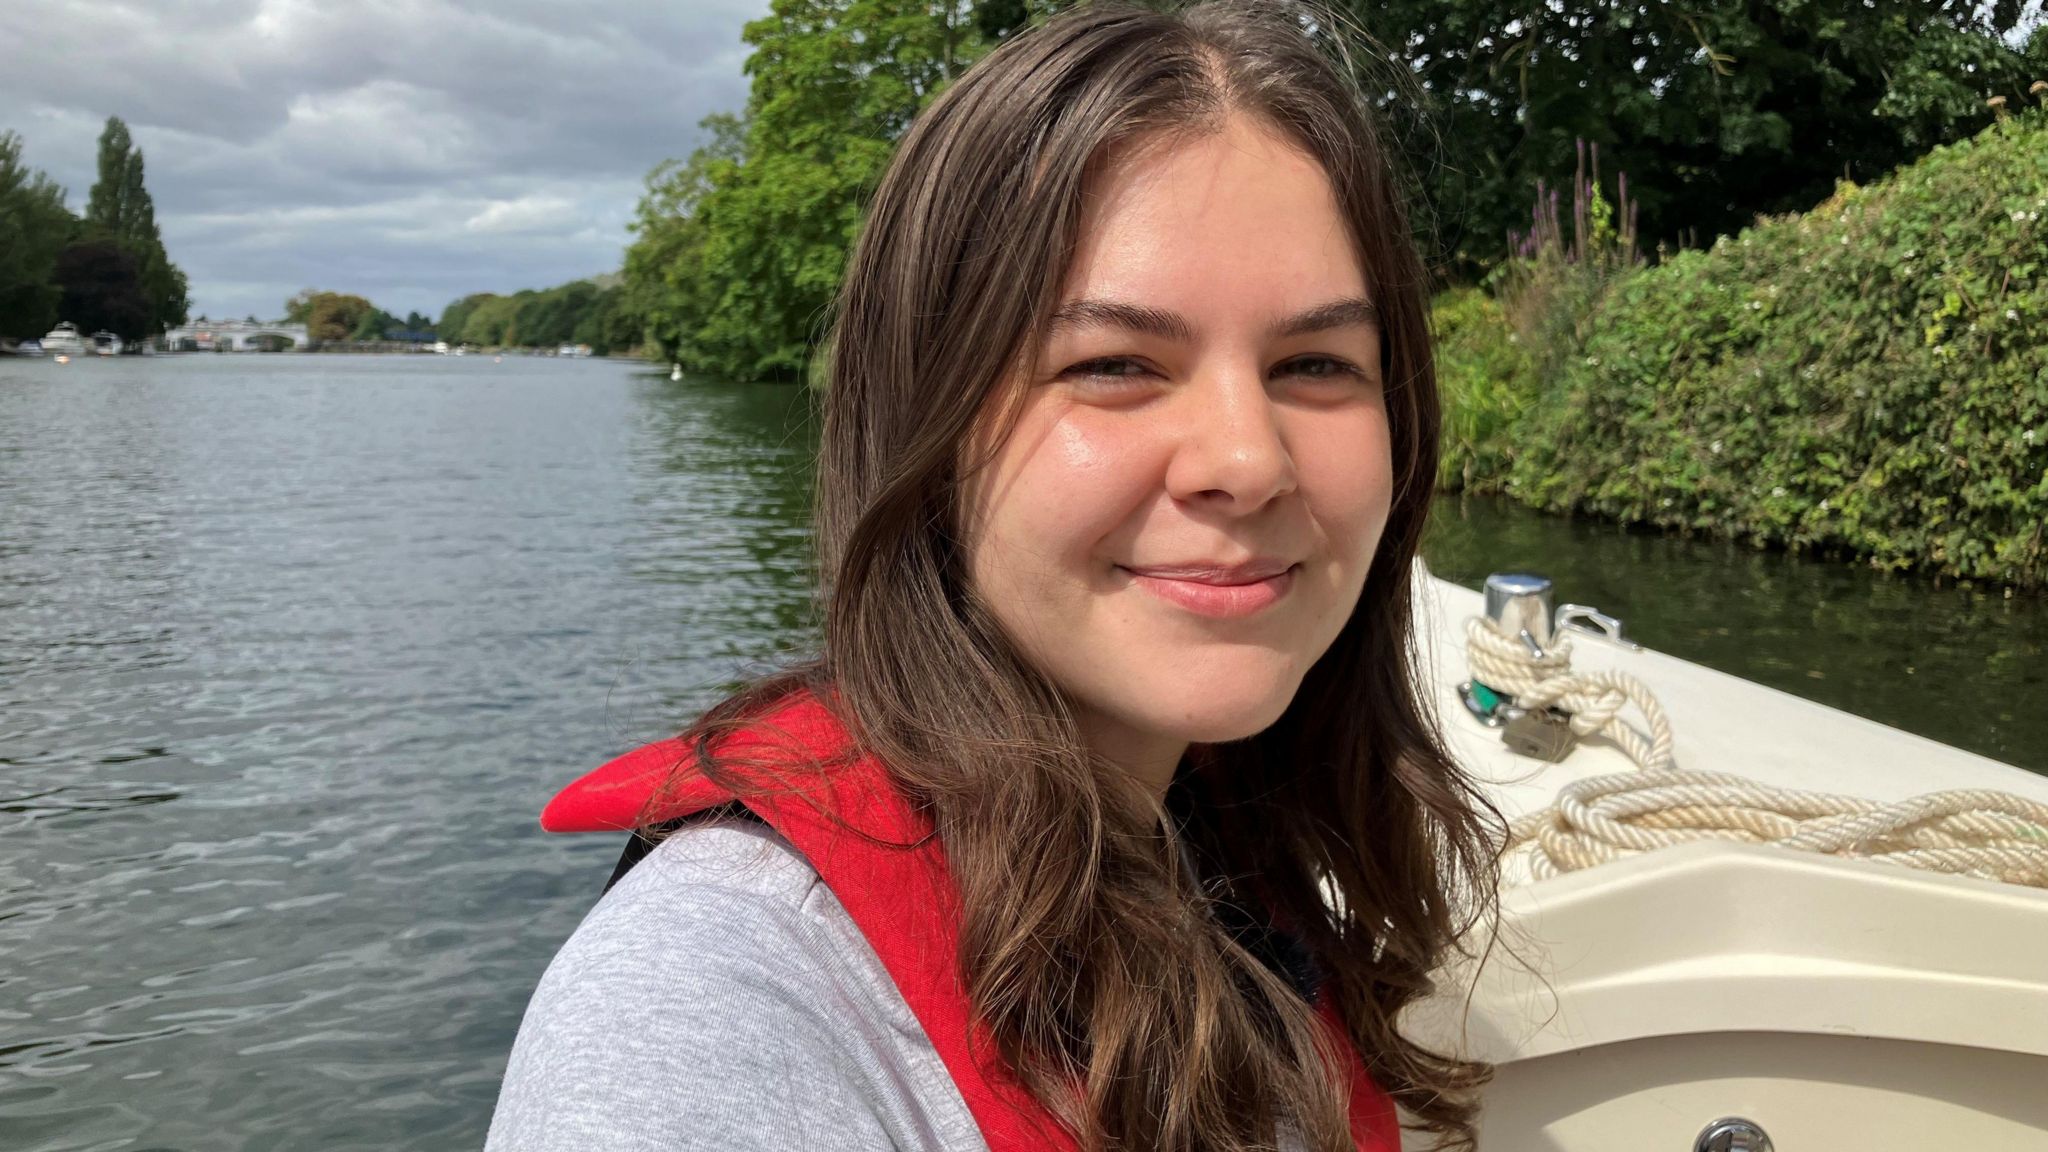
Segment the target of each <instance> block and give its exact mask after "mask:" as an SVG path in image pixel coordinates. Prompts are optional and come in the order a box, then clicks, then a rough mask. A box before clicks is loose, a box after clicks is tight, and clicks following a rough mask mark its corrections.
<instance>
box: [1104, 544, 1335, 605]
mask: <svg viewBox="0 0 2048 1152" xmlns="http://www.w3.org/2000/svg"><path fill="white" fill-rule="evenodd" d="M1123 571H1125V572H1126V573H1128V574H1129V575H1130V577H1131V583H1133V584H1135V585H1137V586H1138V587H1139V588H1141V589H1143V590H1145V591H1146V592H1149V593H1151V594H1152V595H1154V596H1157V597H1158V598H1160V599H1161V600H1164V601H1166V602H1167V603H1169V604H1174V605H1177V606H1179V607H1181V608H1185V609H1187V610H1188V611H1190V612H1193V613H1195V614H1196V615H1198V616H1207V617H1211V618H1214V619H1234V618H1238V617H1244V616H1250V615H1253V614H1254V613H1257V612H1260V611H1262V610H1264V609H1266V608H1269V607H1271V606H1272V605H1273V604H1275V603H1278V602H1279V600H1280V599H1281V598H1282V597H1284V596H1286V595H1287V593H1288V590H1289V589H1291V588H1292V587H1293V586H1294V573H1295V566H1294V565H1293V564H1291V563H1289V562H1287V561H1285V560H1275V559H1270V558H1267V557H1257V558H1254V559H1252V560H1248V561H1243V562H1240V563H1237V564H1216V563H1196V564H1173V565H1146V566H1144V567H1134V568H1125V569H1123Z"/></svg>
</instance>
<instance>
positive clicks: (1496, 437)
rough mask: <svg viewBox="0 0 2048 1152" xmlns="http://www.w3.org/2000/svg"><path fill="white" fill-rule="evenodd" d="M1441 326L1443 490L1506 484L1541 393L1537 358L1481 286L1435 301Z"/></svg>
mask: <svg viewBox="0 0 2048 1152" xmlns="http://www.w3.org/2000/svg"><path fill="white" fill-rule="evenodd" d="M1430 319H1431V321H1432V324H1433V326H1434V327H1435V329H1436V356H1437V362H1436V378H1437V388H1438V389H1439V391H1440V392H1441V393H1442V397H1443V413H1444V431H1443V454H1442V455H1441V456H1440V457H1438V461H1437V487H1439V488H1443V489H1446V490H1450V491H1458V490H1461V489H1464V490H1470V489H1479V488H1484V487H1487V486H1488V481H1491V482H1492V484H1493V486H1498V484H1499V483H1500V482H1501V480H1502V479H1503V478H1505V476H1506V475H1507V470H1508V466H1509V465H1510V464H1511V463H1513V460H1514V457H1513V454H1512V453H1513V445H1514V442H1515V430H1516V429H1517V428H1518V427H1520V426H1521V422H1522V416H1523V414H1524V413H1525V412H1526V411H1527V410H1528V407H1529V402H1530V400H1531V399H1532V398H1533V397H1534V395H1535V391H1536V387H1537V381H1538V379H1539V377H1538V375H1537V372H1536V365H1535V362H1534V361H1533V360H1532V359H1531V358H1530V356H1529V353H1528V350H1527V349H1526V348H1524V347H1523V346H1522V344H1521V338H1520V336H1519V335H1518V334H1517V333H1516V332H1515V331H1514V330H1513V329H1511V328H1509V327H1508V322H1507V317H1506V315H1505V314H1504V313H1503V312H1502V311H1501V306H1500V302H1499V301H1497V300H1495V299H1494V298H1493V297H1492V296H1489V295H1487V294H1486V293H1485V292H1484V291H1482V290H1481V289H1478V288H1454V289H1452V290H1450V291H1448V292H1445V293H1444V294H1443V295H1441V296H1438V297H1437V298H1436V299H1435V300H1434V301H1432V302H1431V305H1430Z"/></svg>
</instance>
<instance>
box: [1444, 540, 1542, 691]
mask: <svg viewBox="0 0 2048 1152" xmlns="http://www.w3.org/2000/svg"><path fill="white" fill-rule="evenodd" d="M1550 598H1551V587H1550V579H1549V577H1546V576H1538V575H1535V574H1534V573H1530V572H1495V573H1493V574H1492V575H1490V576H1488V577H1487V578H1486V618H1487V619H1488V620H1491V621H1493V622H1494V623H1495V624H1496V625H1498V626H1499V627H1500V630H1501V631H1502V632H1504V633H1506V634H1507V635H1509V636H1517V637H1520V639H1521V641H1522V643H1523V644H1526V645H1528V647H1529V654H1530V655H1531V656H1534V657H1539V658H1540V657H1541V656H1542V655H1543V649H1544V646H1545V645H1547V644H1549V643H1550V637H1551V625H1550V603H1551V599H1550ZM1458 698H1459V699H1460V700H1463V701H1464V702H1465V710H1466V711H1468V712H1470V713H1472V715H1473V716H1475V717H1477V718H1478V719H1479V722H1480V723H1481V724H1484V725H1486V726H1487V727H1488V728H1498V727H1500V726H1501V725H1503V724H1506V723H1507V722H1508V721H1509V720H1511V719H1514V718H1515V717H1516V716H1519V715H1520V714H1521V709H1519V708H1516V707H1515V706H1514V700H1513V698H1512V697H1509V696H1508V695H1506V694H1505V693H1503V692H1501V691H1499V690H1498V689H1495V688H1491V687H1488V686H1487V685H1485V684H1482V683H1480V682H1479V681H1477V680H1467V681H1465V682H1464V683H1462V684H1460V685H1458Z"/></svg>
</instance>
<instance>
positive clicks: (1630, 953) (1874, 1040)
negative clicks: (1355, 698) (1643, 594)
mask: <svg viewBox="0 0 2048 1152" xmlns="http://www.w3.org/2000/svg"><path fill="white" fill-rule="evenodd" d="M1418 591H1419V593H1420V594H1421V605H1420V607H1419V610H1418V622H1419V632H1420V634H1421V636H1422V639H1423V649H1424V651H1423V659H1422V661H1421V663H1422V666H1423V674H1424V676H1425V677H1426V679H1427V682H1428V683H1429V684H1430V686H1431V688H1432V691H1433V692H1434V693H1435V698H1436V702H1437V707H1438V711H1439V713H1440V716H1441V719H1442V721H1443V725H1444V729H1445V732H1446V736H1447V737H1448V740H1449V743H1450V745H1451V748H1452V751H1453V754H1454V755H1456V756H1457V758H1458V759H1459V761H1460V762H1461V763H1462V764H1464V765H1465V766H1466V767H1467V768H1468V769H1470V770H1471V771H1472V772H1473V773H1474V774H1475V775H1476V776H1477V778H1478V779H1479V780H1480V781H1481V784H1482V787H1484V788H1485V790H1486V791H1487V793H1488V795H1489V796H1490V797H1491V798H1492V799H1493V800H1494V801H1495V802H1496V803H1497V804H1498V805H1499V806H1500V807H1501V808H1502V810H1503V812H1504V813H1505V814H1506V815H1507V816H1508V817H1509V818H1510V819H1513V818H1515V817H1517V816H1520V815H1522V814H1524V813H1527V812H1531V811H1534V810H1536V809H1539V808H1543V807H1546V806H1548V805H1549V804H1550V803H1551V801H1552V799H1553V798H1554V797H1555V795H1556V793H1557V790H1558V788H1559V787H1561V786H1563V785H1564V784H1565V783H1567V782H1569V781H1572V780H1575V779H1580V778H1583V777H1587V776H1594V775H1601V774H1605V773H1611V772H1629V771H1634V770H1635V769H1634V766H1633V764H1632V763H1631V762H1630V761H1629V760H1628V759H1627V758H1626V757H1625V756H1623V755H1622V754H1621V753H1620V751H1619V750H1618V749H1616V748H1615V747H1613V746H1612V745H1610V744H1608V743H1607V742H1605V741H1601V740H1594V741H1589V742H1587V743H1585V744H1583V745H1581V746H1580V747H1578V748H1577V749H1576V750H1575V751H1573V752H1572V753H1571V755H1569V756H1568V757H1567V758H1566V759H1565V760H1564V761H1563V762H1562V763H1558V764H1548V763H1544V762H1541V761H1536V760H1531V759H1527V758H1524V757H1521V756H1518V755H1515V754H1514V753H1512V752H1510V751H1508V749H1507V748H1506V747H1505V746H1504V745H1503V744H1502V743H1501V740H1500V735H1499V732H1498V731H1497V730H1495V729H1490V728H1487V727H1485V726H1484V725H1482V724H1481V723H1480V722H1479V721H1478V720H1477V719H1476V718H1474V717H1472V716H1471V715H1470V714H1469V713H1468V712H1467V711H1466V709H1465V708H1464V707H1463V705H1462V704H1461V703H1460V702H1459V699H1458V696H1457V692H1456V688H1455V685H1456V684H1457V683H1459V682H1460V681H1462V680H1464V679H1466V677H1467V675H1468V671H1467V667H1466V664H1465V661H1464V654H1463V653H1464V621H1465V620H1466V619H1468V618H1470V617H1471V616H1475V615H1477V614H1479V613H1480V612H1481V611H1482V601H1481V597H1480V596H1479V594H1478V593H1476V592H1472V591H1470V590H1468V589H1465V588H1461V587H1458V586H1456V585H1452V584H1448V583H1446V582H1443V581H1438V580H1434V579H1430V578H1428V577H1427V576H1426V575H1424V576H1422V577H1421V578H1420V580H1419V588H1418ZM1563 591H1565V592H1566V593H1569V591H1570V590H1569V589H1565V590H1563ZM1602 607H1604V608H1607V609H1608V610H1610V611H1616V612H1619V613H1621V614H1623V615H1625V614H1626V609H1627V606H1626V605H1611V604H1610V605H1603V606H1602ZM1573 662H1574V665H1575V667H1576V668H1578V669H1581V670H1595V669H1600V668H1617V669H1622V670H1625V671H1628V672H1631V673H1633V674H1634V675H1636V676H1637V677H1639V678H1641V679H1642V680H1644V681H1645V682H1646V683H1648V684H1649V686H1650V687H1651V689H1652V690H1653V691H1654V692H1655V693H1656V695H1657V696H1658V698H1659V700H1660V701H1661V702H1662V703H1663V705H1664V707H1665V708H1666V710H1667V711H1668V712H1669V714H1670V716H1671V720H1672V724H1673V727H1674V730H1675V732H1676V737H1677V748H1678V757H1677V758H1678V764H1679V766H1680V767H1683V768H1691V769H1704V770H1709V771H1718V772H1728V773H1734V774H1738V775H1742V776H1746V777H1750V778H1752V779H1756V780H1759V781H1763V782H1766V783H1769V784H1774V785H1779V786H1783V787H1790V788H1800V789H1806V790H1811V791H1821V792H1832V793H1852V794H1856V795H1861V796H1864V797H1867V798H1869V799H1872V800H1877V801H1886V802H1888V801H1892V800H1899V799H1903V798H1905V797H1908V796H1913V795H1918V794H1922V793H1926V792H1931V791H1937V790H1944V789H1952V788H1984V789H1993V790H1998V791H2004V792H2012V793H2018V794H2020V795H2023V796H2027V797H2031V798H2035V799H2039V800H2043V801H2048V778H2044V777H2041V776H2036V775H2034V774H2032V773H2029V772H2025V771H2022V770H2020V769H2018V768H2014V767H2012V766H2010V765H2004V764H1999V763H1997V762H1996V761H1992V760H1988V759H1986V758H1984V757H1981V756H1975V755H1972V754H1970V753H1967V752H1963V751H1961V750H1960V749H1956V748H1952V747H1949V746H1947V745H1943V744H1938V743H1935V742H1933V741H1930V740H1926V739H1923V738H1921V737H1917V736H1913V735H1910V734H1908V733H1905V732H1900V731H1898V730H1896V729H1892V728H1887V727H1885V726H1883V725H1881V724H1877V723H1874V722H1872V721H1868V720H1864V719H1861V718H1859V717H1855V716H1851V715H1849V714H1847V713H1843V712H1839V711H1836V710H1834V709H1831V708H1827V707H1824V706H1822V705H1818V704H1814V703H1812V702H1810V701H1805V700H1800V699H1798V698H1796V697H1793V696H1790V695H1787V694H1785V693H1782V692H1778V691H1775V690H1773V689H1770V688H1765V687H1763V686H1761V685H1757V684H1753V683H1750V682H1748V681H1744V680H1740V679H1738V678H1735V677H1732V676H1726V675H1723V674H1721V673H1718V672H1714V671H1712V670H1710V669H1707V668H1703V667H1700V666H1698V665H1695V664H1689V663H1686V662H1685V661H1681V660H1677V659H1674V658H1672V657H1669V656H1665V655H1663V654H1661V653H1656V652H1649V651H1644V652H1629V651H1626V650H1624V649H1622V648H1620V647H1618V646H1614V645H1609V644H1604V643H1602V642H1599V641H1597V640H1594V639H1591V638H1590V637H1589V638H1586V639H1583V640H1577V641H1575V652H1574V657H1573ZM1473 943H1474V945H1475V946H1476V947H1479V948H1484V946H1485V944H1486V941H1485V940H1484V939H1481V940H1477V941H1474V942H1473ZM1493 943H1494V944H1495V947H1494V948H1493V949H1492V950H1491V952H1490V954H1489V955H1488V956H1487V959H1486V961H1485V963H1484V964H1482V965H1479V966H1478V967H1477V970H1476V972H1475V970H1474V968H1473V966H1472V965H1470V964H1469V963H1466V964H1459V965H1455V966H1454V967H1453V968H1452V969H1451V970H1448V971H1446V972H1445V973H1443V974H1442V979H1441V981H1440V983H1441V986H1442V992H1441V993H1440V994H1439V995H1438V996H1436V997H1435V998H1433V999H1431V1000H1429V1001H1425V1002H1424V1003H1423V1004H1421V1005H1419V1006H1418V1007H1417V1008H1416V1009H1415V1010H1413V1011H1412V1012H1411V1013H1410V1014H1409V1015H1408V1016H1407V1017H1406V1018H1404V1021H1403V1027H1404V1029H1405V1030H1406V1031H1407V1032H1408V1033H1409V1034H1410V1035H1411V1036H1414V1037H1415V1038H1417V1039H1418V1040H1421V1041H1423V1042H1424V1043H1428V1044H1430V1045H1432V1046H1435V1047H1438V1048H1440V1049H1444V1050H1451V1051H1458V1052H1462V1053H1464V1054H1465V1055H1467V1056H1470V1057H1474V1058H1478V1059H1484V1060H1487V1061H1490V1062H1492V1063H1494V1064H1495V1065H1496V1068H1497V1073H1496V1078H1495V1080H1494V1082H1493V1084H1492V1085H1490V1086H1489V1088H1488V1089H1487V1091H1486V1094H1485V1096H1484V1111H1483V1117H1482V1128H1481V1140H1480V1148H1481V1149H1482V1150H1483V1152H1607V1150H1610V1149H1625V1150H1628V1152H1662V1150H1664V1149H1670V1150H1672V1152H1691V1150H1692V1149H1693V1148H1694V1142H1695V1140H1696V1139H1697V1138H1698V1137H1699V1135H1700V1133H1701V1132H1702V1131H1703V1130H1704V1129H1706V1128H1707V1127H1708V1126H1709V1125H1711V1124H1713V1123H1714V1122H1716V1121H1718V1120H1721V1119H1724V1118H1728V1117H1741V1118H1744V1119H1747V1120H1751V1121H1754V1122H1755V1123H1756V1124H1757V1125H1758V1127H1760V1128H1761V1129H1762V1130H1764V1131H1765V1132H1766V1133H1767V1134H1768V1135H1769V1136H1770V1138H1771V1140H1772V1141H1773V1144H1774V1146H1775V1147H1776V1149H1778V1152H1869V1150H1871V1149H1878V1148H1901V1149H1904V1148H1935V1147H1940V1148H1950V1147H1953V1148H1968V1149H1972V1150H1973V1152H2007V1150H2010V1152H2021V1150H2034V1152H2039V1150H2043V1149H2048V891H2044V890H2042V889H2037V888H2028V887H2021V886H2017V885H2008V884H1999V883H1996V882H1992V881H1986V880H1978V879H1974V878H1971V877H1965V876H1951V875H1943V874H1936V873H1930V872H1922V871H1915V870H1912V869H1907V868H1904V867H1902V866H1898V865H1893V864H1886V863H1880V862H1875V861H1868V860H1848V859H1840V858H1836V857H1831V856H1821V855H1817V854H1813V853H1804V852H1797V851H1793V850H1790V849H1783V848H1777V847H1772V846H1766V845H1755V844H1743V843H1736V842H1729V841H1713V842H1705V843H1695V844H1688V845H1682V846H1679V847H1673V848H1665V849H1660V850H1657V851H1654V852H1649V853H1643V854H1639V855H1634V856H1629V857H1624V858H1622V859H1620V860H1617V861H1614V862H1611V863H1607V864H1601V865H1598V866H1596V867H1593V868H1588V869H1584V870H1581V871H1577V872H1568V873H1565V874H1563V875H1559V876H1555V877H1551V878H1548V879H1542V880H1535V879H1532V878H1531V876H1530V874H1529V873H1528V872H1527V871H1526V869H1519V870H1514V871H1511V872H1510V874H1509V876H1508V878H1507V887H1506V888H1505V890H1504V892H1503V894H1502V924H1501V929H1500V931H1498V933H1497V934H1495V936H1494V940H1493ZM1468 995H1469V1002H1468V1000H1467V996H1468ZM1468 1004H1469V1006H1468ZM1426 1146H1427V1145H1426V1144H1425V1143H1421V1142H1417V1143H1414V1144H1412V1145H1411V1147H1416V1148H1420V1147H1426Z"/></svg>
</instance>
